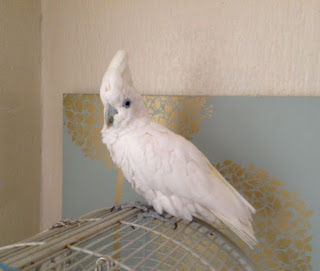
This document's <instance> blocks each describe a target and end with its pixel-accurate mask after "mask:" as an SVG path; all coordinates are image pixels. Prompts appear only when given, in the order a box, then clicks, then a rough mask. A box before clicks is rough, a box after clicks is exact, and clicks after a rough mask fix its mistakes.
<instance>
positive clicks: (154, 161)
mask: <svg viewBox="0 0 320 271" xmlns="http://www.w3.org/2000/svg"><path fill="white" fill-rule="evenodd" d="M100 97H101V100H102V103H103V105H104V117H105V123H104V126H103V129H102V131H101V133H102V141H103V143H104V144H106V146H107V148H108V150H109V152H110V156H111V158H112V160H113V161H114V163H115V164H116V165H117V166H119V167H120V168H121V170H122V172H123V174H124V176H125V178H126V179H127V180H128V181H129V182H130V183H131V185H132V187H133V188H134V189H135V190H136V191H137V192H138V193H139V194H140V195H142V196H143V197H144V198H145V199H146V201H147V202H148V204H150V205H152V206H153V208H154V209H155V210H156V211H157V212H158V213H159V214H162V213H163V212H167V213H169V214H171V215H173V216H175V217H178V218H182V219H185V220H188V221H191V220H192V216H198V217H204V218H205V219H207V220H208V221H211V222H221V221H222V222H223V223H224V224H225V225H227V226H228V227H229V228H230V229H231V230H232V231H233V232H234V233H236V234H237V235H238V236H239V237H240V238H241V239H242V240H243V241H245V242H246V243H247V244H248V245H249V246H250V247H253V246H254V245H255V244H256V243H257V240H256V238H255V236H254V231H253V228H252V223H251V222H252V215H253V214H254V213H255V209H254V208H253V207H252V206H251V205H250V203H249V202H248V201H247V200H245V199H244V198H243V197H242V196H241V194H239V193H238V192H237V191H236V190H235V189H234V188H233V187H232V186H231V185H230V184H229V183H228V182H227V181H226V180H225V179H224V177H223V176H222V175H221V174H220V173H219V172H218V171H217V170H216V169H215V168H214V167H213V166H212V164H211V163H210V162H209V160H208V159H207V158H206V157H205V155H204V154H202V152H201V151H200V150H199V149H198V148H197V147H196V146H194V145H193V144H192V143H191V142H190V141H188V140H187V139H185V138H184V137H182V136H180V135H177V134H175V133H174V132H172V131H170V130H169V129H167V128H166V127H164V126H162V125H160V124H158V123H156V122H154V121H152V119H151V118H150V116H148V115H147V112H146V108H145V105H144V102H143V100H142V97H141V95H140V94H139V93H138V92H137V91H136V89H135V87H134V85H133V82H132V78H131V74H130V70H129V66H128V56H127V53H126V52H125V51H122V50H121V51H118V52H117V54H116V55H115V56H114V57H113V59H112V61H111V63H110V65H109V67H108V69H107V71H106V73H105V74H104V76H103V79H102V84H101V88H100Z"/></svg>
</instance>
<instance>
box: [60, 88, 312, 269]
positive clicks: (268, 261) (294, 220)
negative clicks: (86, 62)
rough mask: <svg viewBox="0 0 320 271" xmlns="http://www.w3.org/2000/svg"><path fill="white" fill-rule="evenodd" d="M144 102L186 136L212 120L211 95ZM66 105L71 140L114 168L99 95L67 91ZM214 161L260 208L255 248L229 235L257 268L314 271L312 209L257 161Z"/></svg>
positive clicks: (147, 98) (156, 117)
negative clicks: (245, 164) (105, 139)
mask: <svg viewBox="0 0 320 271" xmlns="http://www.w3.org/2000/svg"><path fill="white" fill-rule="evenodd" d="M144 101H145V103H146V106H147V110H148V113H149V114H150V115H151V116H152V118H153V119H154V120H155V121H157V122H159V123H161V124H163V125H165V126H167V127H168V128H169V129H171V130H173V131H175V132H177V133H179V134H181V135H182V136H184V137H186V138H187V139H192V138H193V136H194V135H195V134H197V132H198V131H199V129H200V121H201V120H203V119H205V118H210V117H211V116H212V112H213V106H212V104H210V103H209V102H208V97H202V96H195V97H194V96H144ZM63 105H64V126H65V127H66V128H67V131H68V133H69V134H70V135H71V136H72V141H73V142H74V143H75V144H76V145H77V146H79V147H81V149H82V151H83V152H84V154H85V156H86V157H90V159H91V160H94V159H96V160H98V161H100V162H104V163H105V164H106V166H107V167H108V168H110V169H111V168H116V166H115V165H114V164H113V163H112V161H111V159H110V157H109V155H108V151H107V149H106V147H105V145H104V144H103V143H102V141H101V135H100V131H101V129H102V125H103V113H102V112H103V106H102V104H101V102H100V98H99V95H92V94H91V95H85V94H66V95H65V96H64V101H63ZM214 165H215V167H216V168H217V169H218V170H219V171H220V172H221V174H222V175H223V176H224V177H225V178H226V179H227V180H228V181H229V182H230V183H231V184H232V185H233V186H234V187H235V188H236V189H237V190H238V191H240V192H241V193H242V195H244V196H245V197H246V198H247V199H248V201H249V202H251V203H252V204H253V206H254V207H255V208H256V209H257V213H256V215H255V218H254V227H255V230H256V236H257V238H258V239H259V244H258V246H257V248H255V249H254V250H250V249H248V248H246V247H245V245H244V244H242V243H241V241H239V240H237V239H234V237H233V236H232V235H230V237H231V238H232V239H234V240H235V241H236V242H237V243H238V244H239V245H240V246H242V247H243V248H244V249H247V253H248V254H249V255H250V256H251V257H252V259H253V260H254V262H255V263H256V264H257V266H258V268H259V270H260V269H261V270H290V271H291V270H297V271H298V270H299V271H300V270H310V269H311V264H310V263H311V253H312V247H311V244H310V242H311V240H312V236H311V235H310V234H309V230H310V222H309V219H310V216H311V215H312V210H308V209H307V208H306V206H305V203H304V202H303V201H302V200H301V199H299V198H298V195H297V193H290V192H289V191H288V190H286V189H285V187H284V186H285V185H284V183H282V182H281V181H279V180H277V179H276V178H271V177H270V176H269V173H268V172H267V171H265V170H262V169H255V168H254V166H253V165H250V166H249V167H248V168H243V167H241V166H240V165H239V164H236V163H234V162H232V161H230V160H227V161H224V162H217V163H214ZM223 231H224V232H225V233H226V234H228V235H229V234H230V232H228V231H227V230H225V229H223Z"/></svg>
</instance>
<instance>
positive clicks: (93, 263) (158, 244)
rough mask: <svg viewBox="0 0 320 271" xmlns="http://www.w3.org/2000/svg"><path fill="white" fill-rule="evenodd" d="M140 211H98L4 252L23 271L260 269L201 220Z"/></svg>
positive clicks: (10, 263) (7, 260) (0, 253)
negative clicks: (162, 218) (158, 216)
mask: <svg viewBox="0 0 320 271" xmlns="http://www.w3.org/2000/svg"><path fill="white" fill-rule="evenodd" d="M140 212H141V211H140V210H138V209H135V208H134V209H132V208H126V209H123V210H120V211H113V212H111V208H107V209H102V210H98V211H95V212H92V213H89V214H87V215H84V216H82V217H80V218H79V219H77V220H75V221H69V220H67V221H64V222H59V223H57V224H56V225H54V226H53V227H52V228H51V229H50V230H47V231H45V232H42V233H40V234H38V235H36V236H34V237H32V238H29V239H27V240H25V241H24V242H23V243H18V244H14V245H11V246H7V247H2V248H0V262H1V263H3V264H6V265H8V266H10V267H13V268H17V269H19V270H28V271H29V270H32V271H41V270H51V271H60V270H65V271H69V270H70V271H74V270H75V271H76V270H94V271H109V270H236V271H237V270H239V271H240V270H250V271H251V270H255V268H254V265H253V263H252V262H251V260H250V259H249V258H248V257H247V256H246V254H245V253H244V252H243V251H241V249H239V248H238V247H237V246H236V245H235V243H233V242H232V241H231V240H230V239H228V238H227V237H226V236H225V235H223V234H222V233H221V232H219V231H218V230H216V229H214V228H213V227H212V226H210V225H209V224H207V223H206V222H204V221H202V220H200V219H194V220H193V221H192V222H186V221H183V220H180V219H177V218H174V217H168V218H169V219H170V220H171V221H172V222H173V223H175V222H176V223H177V225H178V227H177V228H176V229H174V227H173V224H170V223H164V222H161V221H158V220H155V219H153V218H139V217H138V214H139V213H140Z"/></svg>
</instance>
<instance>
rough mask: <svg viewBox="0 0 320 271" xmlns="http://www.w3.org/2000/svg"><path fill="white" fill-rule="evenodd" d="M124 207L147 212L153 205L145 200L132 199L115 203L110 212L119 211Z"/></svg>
mask: <svg viewBox="0 0 320 271" xmlns="http://www.w3.org/2000/svg"><path fill="white" fill-rule="evenodd" d="M126 208H137V209H139V210H141V211H143V212H148V211H149V210H153V207H152V206H151V205H149V204H147V203H145V202H141V201H134V202H128V203H122V204H118V205H115V206H113V207H112V208H111V210H110V211H111V212H113V211H120V210H123V209H126Z"/></svg>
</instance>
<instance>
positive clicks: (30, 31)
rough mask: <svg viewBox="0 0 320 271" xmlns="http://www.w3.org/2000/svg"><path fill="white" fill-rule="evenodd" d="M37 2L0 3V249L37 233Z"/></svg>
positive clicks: (6, 0) (8, 0)
mask: <svg viewBox="0 0 320 271" xmlns="http://www.w3.org/2000/svg"><path fill="white" fill-rule="evenodd" d="M40 4H41V3H40V0H28V1H21V0H0V236H1V238H0V245H3V244H6V243H11V242H15V241H18V240H20V239H23V238H26V237H27V236H31V235H33V234H35V233H37V232H38V231H39V222H40V218H39V214H40V161H41V160H40V158H41V155H40V143H41V139H40V79H41V70H40V69H41V62H40V60H41V59H40V57H41V52H40V49H41V39H40V33H41V31H40V10H41V9H40Z"/></svg>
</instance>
